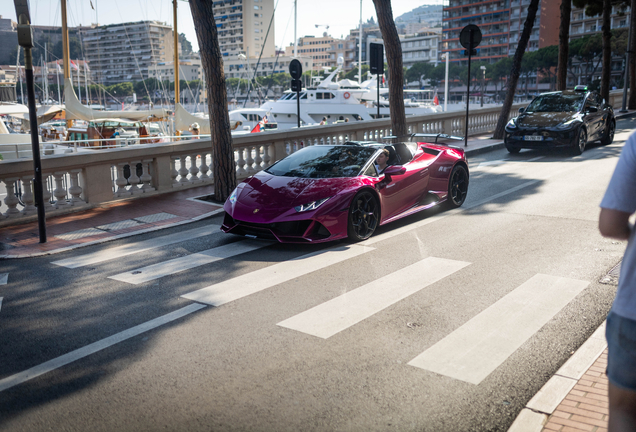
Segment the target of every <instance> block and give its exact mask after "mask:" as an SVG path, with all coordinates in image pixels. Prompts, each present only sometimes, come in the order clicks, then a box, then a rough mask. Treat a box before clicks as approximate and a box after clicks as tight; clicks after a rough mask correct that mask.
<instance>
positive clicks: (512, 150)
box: [506, 144, 521, 154]
mask: <svg viewBox="0 0 636 432" xmlns="http://www.w3.org/2000/svg"><path fill="white" fill-rule="evenodd" d="M506 150H508V153H510V154H517V153H519V152H520V151H521V149H520V148H519V147H513V146H511V145H509V144H506Z"/></svg>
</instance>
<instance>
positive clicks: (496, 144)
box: [0, 135, 503, 260]
mask: <svg viewBox="0 0 636 432" xmlns="http://www.w3.org/2000/svg"><path fill="white" fill-rule="evenodd" d="M449 144H451V145H453V146H456V147H461V148H465V150H466V155H467V156H470V155H474V154H478V153H483V152H486V151H490V150H493V149H497V148H503V142H502V141H501V140H493V139H490V136H489V135H488V136H476V137H472V138H469V140H468V147H464V142H463V141H461V142H460V141H452V142H450V143H449ZM213 192H214V187H213V186H211V185H207V186H201V187H195V188H191V189H186V190H181V191H176V192H171V193H166V194H157V195H152V196H149V197H143V198H134V199H128V200H120V201H113V202H111V203H104V204H101V205H99V206H98V207H95V208H92V209H90V210H85V211H80V212H77V213H70V214H69V213H67V214H65V215H59V216H53V217H50V218H47V220H46V233H47V242H46V243H44V244H40V243H39V241H40V237H39V231H38V224H37V221H33V222H29V223H24V224H18V225H11V226H7V227H3V228H0V260H1V259H10V258H27V257H34V256H41V255H49V254H55V253H59V252H64V251H68V250H71V249H75V248H79V247H83V246H88V245H92V244H98V243H103V242H107V241H111V240H115V239H118V238H122V237H128V236H132V235H137V234H142V233H145V232H149V231H155V230H159V229H163V228H168V227H173V226H176V225H182V224H186V223H189V222H194V221H197V220H200V219H203V218H206V217H209V216H212V215H214V214H216V213H219V212H222V211H223V208H222V206H221V205H214V204H211V203H208V202H205V201H201V200H196V199H194V198H195V197H201V196H206V195H211V194H212V193H213Z"/></svg>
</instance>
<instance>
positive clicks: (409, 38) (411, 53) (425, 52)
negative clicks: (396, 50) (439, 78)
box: [400, 29, 441, 68]
mask: <svg viewBox="0 0 636 432" xmlns="http://www.w3.org/2000/svg"><path fill="white" fill-rule="evenodd" d="M440 30H441V29H440ZM440 41H441V31H435V30H426V31H423V32H421V33H415V34H406V35H400V43H401V45H402V64H403V66H404V67H406V68H410V67H411V66H413V65H414V64H415V63H420V62H430V63H435V64H436V65H437V63H438V62H439V51H438V48H439V43H440Z"/></svg>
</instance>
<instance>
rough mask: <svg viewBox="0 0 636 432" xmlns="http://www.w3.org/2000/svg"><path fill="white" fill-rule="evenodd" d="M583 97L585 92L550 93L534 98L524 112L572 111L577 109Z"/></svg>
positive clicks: (579, 107)
mask: <svg viewBox="0 0 636 432" xmlns="http://www.w3.org/2000/svg"><path fill="white" fill-rule="evenodd" d="M583 99H585V93H580V94H567V95H565V94H551V95H545V96H539V97H537V98H536V99H534V100H533V101H532V102H531V103H530V105H528V108H527V109H526V112H572V111H579V110H580V109H581V104H583Z"/></svg>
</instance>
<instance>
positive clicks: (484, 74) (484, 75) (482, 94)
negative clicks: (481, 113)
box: [480, 66, 486, 108]
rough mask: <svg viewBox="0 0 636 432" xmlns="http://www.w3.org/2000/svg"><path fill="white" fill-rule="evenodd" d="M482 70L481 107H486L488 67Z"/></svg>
mask: <svg viewBox="0 0 636 432" xmlns="http://www.w3.org/2000/svg"><path fill="white" fill-rule="evenodd" d="M480 69H481V72H482V74H481V107H482V108H483V107H484V92H485V91H486V86H485V85H486V66H482V67H480Z"/></svg>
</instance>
